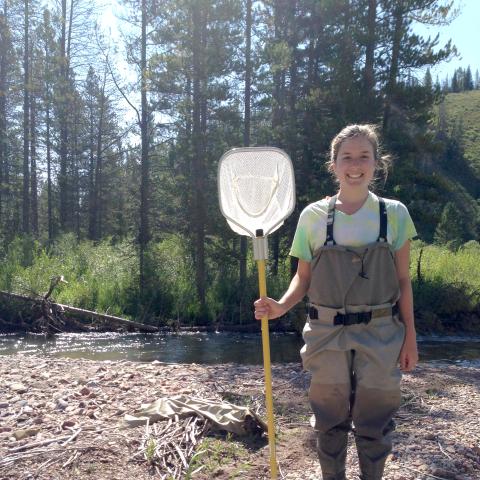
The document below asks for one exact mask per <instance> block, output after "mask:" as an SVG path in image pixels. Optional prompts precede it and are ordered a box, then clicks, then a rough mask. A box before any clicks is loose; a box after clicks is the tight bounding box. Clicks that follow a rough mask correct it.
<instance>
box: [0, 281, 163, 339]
mask: <svg viewBox="0 0 480 480" xmlns="http://www.w3.org/2000/svg"><path fill="white" fill-rule="evenodd" d="M51 291H52V288H50V290H49V292H48V294H47V295H45V297H37V298H35V297H30V296H28V295H20V294H18V293H10V292H4V291H1V290H0V295H1V296H3V297H5V298H10V299H16V300H22V301H27V302H33V303H35V304H38V305H40V309H41V314H40V316H39V317H38V318H35V319H34V321H33V322H32V327H33V330H35V331H41V332H44V333H50V334H52V333H58V332H62V331H65V330H68V329H73V330H80V331H90V330H91V328H89V327H87V326H86V325H83V324H81V323H79V322H76V321H75V320H73V319H72V318H71V317H69V318H68V319H65V318H64V315H63V314H64V313H69V314H71V315H74V316H76V317H82V318H83V319H85V318H86V319H90V318H92V317H93V318H96V319H97V320H100V321H102V322H107V323H109V324H112V325H115V326H116V327H117V328H118V327H120V326H121V327H127V328H131V329H134V330H138V331H140V332H149V333H150V332H158V331H159V328H158V327H155V326H153V325H144V324H143V323H139V322H134V321H131V320H127V319H125V318H121V317H116V316H114V315H106V314H103V313H98V312H93V311H91V310H85V309H82V308H76V307H71V306H70V305H62V304H60V303H55V302H52V301H50V300H49V299H48V296H49V295H50V294H51ZM68 324H69V325H68Z"/></svg>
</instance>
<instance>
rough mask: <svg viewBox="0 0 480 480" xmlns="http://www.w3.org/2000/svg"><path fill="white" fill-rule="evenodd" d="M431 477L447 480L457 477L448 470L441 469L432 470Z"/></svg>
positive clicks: (453, 479)
mask: <svg viewBox="0 0 480 480" xmlns="http://www.w3.org/2000/svg"><path fill="white" fill-rule="evenodd" d="M432 475H435V476H436V477H442V478H445V479H447V480H455V479H456V476H457V475H456V473H454V472H450V471H449V470H445V469H443V468H434V469H433V471H432Z"/></svg>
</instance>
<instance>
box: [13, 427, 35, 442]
mask: <svg viewBox="0 0 480 480" xmlns="http://www.w3.org/2000/svg"><path fill="white" fill-rule="evenodd" d="M39 431H40V430H39V429H38V428H26V429H24V430H17V431H15V432H13V436H14V437H15V440H17V441H18V440H23V439H24V438H28V437H34V436H35V435H36V434H37V433H38V432H39Z"/></svg>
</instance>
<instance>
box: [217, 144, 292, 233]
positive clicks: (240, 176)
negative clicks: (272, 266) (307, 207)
mask: <svg viewBox="0 0 480 480" xmlns="http://www.w3.org/2000/svg"><path fill="white" fill-rule="evenodd" d="M218 196H219V200H220V209H221V211H222V214H223V216H224V217H225V218H226V219H227V221H228V224H229V225H230V227H231V228H232V230H233V231H235V232H236V233H238V234H240V235H249V236H251V237H256V236H267V235H269V234H271V233H273V232H274V231H275V230H277V229H278V228H279V227H280V226H281V225H282V224H283V221H284V220H285V218H287V217H288V216H289V215H290V214H291V213H292V211H293V209H294V207H295V178H294V174H293V166H292V162H291V160H290V158H289V156H288V155H287V154H286V153H285V152H283V151H282V150H280V149H278V148H271V147H268V148H267V147H248V148H235V149H233V150H230V151H228V152H227V153H225V155H223V157H222V158H221V159H220V163H219V166H218ZM259 231H261V234H260V235H258V233H259Z"/></svg>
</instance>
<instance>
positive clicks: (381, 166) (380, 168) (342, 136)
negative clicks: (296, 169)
mask: <svg viewBox="0 0 480 480" xmlns="http://www.w3.org/2000/svg"><path fill="white" fill-rule="evenodd" d="M355 137H364V138H366V139H367V140H368V141H369V142H370V145H371V146H372V149H373V155H374V158H375V173H377V172H380V173H381V174H382V175H383V176H384V178H385V179H386V177H387V174H388V169H389V168H390V165H391V163H392V158H391V156H390V155H384V154H382V148H381V145H380V141H379V138H378V134H377V126H376V125H370V124H360V125H357V124H354V125H348V126H346V127H345V128H344V129H342V130H341V131H340V132H339V133H338V134H337V135H336V136H335V137H334V138H333V140H332V143H331V144H330V159H329V161H328V171H329V172H330V173H333V165H334V164H335V162H336V161H337V156H338V151H339V150H340V147H341V145H342V143H343V142H344V141H345V140H348V139H350V138H355ZM376 179H377V178H374V180H376Z"/></svg>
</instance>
